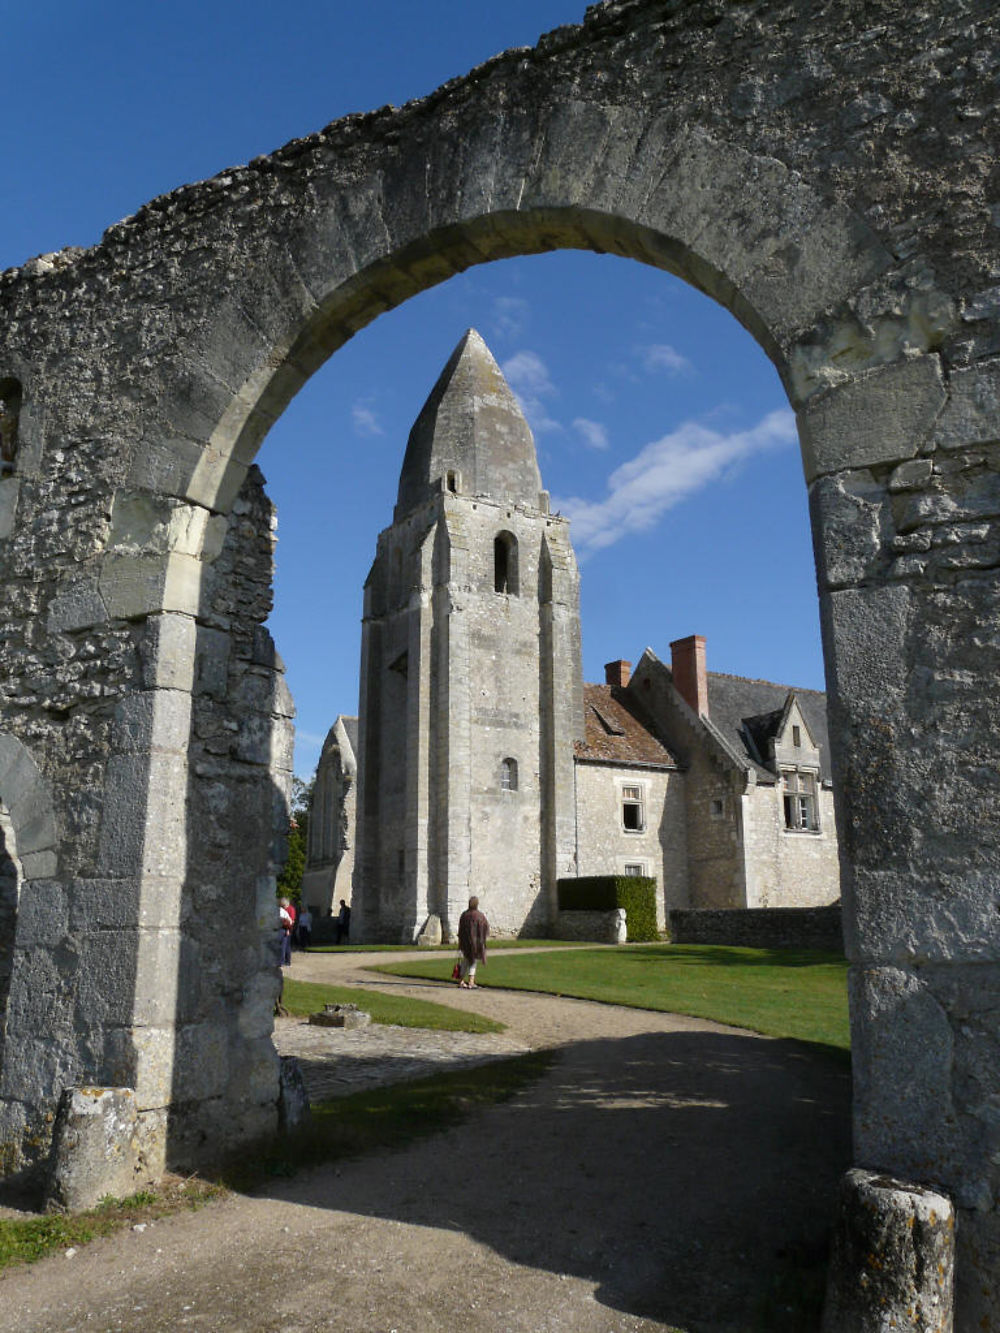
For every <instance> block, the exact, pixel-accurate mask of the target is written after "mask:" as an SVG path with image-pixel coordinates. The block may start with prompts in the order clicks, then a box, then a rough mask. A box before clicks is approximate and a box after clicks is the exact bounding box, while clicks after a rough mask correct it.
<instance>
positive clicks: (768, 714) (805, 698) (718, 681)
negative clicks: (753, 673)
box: [708, 671, 833, 782]
mask: <svg viewBox="0 0 1000 1333" xmlns="http://www.w3.org/2000/svg"><path fill="white" fill-rule="evenodd" d="M793 691H794V694H795V697H796V699H797V700H798V703H799V707H800V708H801V710H802V715H803V717H804V718H805V720H806V726H807V727H808V728H809V731H810V734H811V735H812V738H813V740H814V741H815V742H816V744H817V745H818V746H819V751H820V766H821V776H822V777H823V778H824V779H828V778H831V777H832V776H833V775H832V773H831V770H830V736H829V732H828V729H827V725H826V695H825V694H824V693H823V691H822V690H800V689H796V688H795V686H793V685H778V684H775V682H774V681H770V680H749V679H747V677H745V676H726V675H723V674H722V673H721V672H718V671H709V672H708V716H709V718H710V720H711V721H712V723H713V724H714V726H715V727H716V728H717V729H718V730H719V731H721V732H722V734H723V736H724V737H725V738H726V740H727V741H729V743H730V744H731V745H733V746H735V747H736V749H737V751H738V752H739V753H740V754H743V755H746V758H747V762H748V763H750V764H751V765H752V766H753V767H754V768H755V769H756V771H757V776H758V777H759V778H762V779H765V780H767V781H771V782H773V781H774V773H773V772H772V771H771V769H769V768H766V767H765V766H764V765H763V764H761V763H760V759H759V758H758V756H759V757H760V758H766V757H767V742H768V741H769V740H770V739H771V737H773V736H774V734H775V732H776V731H777V728H778V724H779V723H780V722H781V719H782V716H783V714H784V711H785V701H786V700H787V698H788V695H789V693H791V692H793ZM747 733H749V736H748V735H747ZM754 749H756V753H754Z"/></svg>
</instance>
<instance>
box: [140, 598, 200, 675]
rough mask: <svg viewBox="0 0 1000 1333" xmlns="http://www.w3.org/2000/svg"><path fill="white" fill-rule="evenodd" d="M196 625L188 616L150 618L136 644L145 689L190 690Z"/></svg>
mask: <svg viewBox="0 0 1000 1333" xmlns="http://www.w3.org/2000/svg"><path fill="white" fill-rule="evenodd" d="M197 633H198V627H197V623H196V621H195V620H194V618H193V617H192V616H190V615H180V614H177V613H167V614H164V615H152V616H150V617H149V619H148V620H147V622H146V632H145V634H144V635H143V637H142V640H141V641H140V644H139V657H140V660H141V662H142V683H143V685H144V686H145V687H146V689H147V690H152V689H163V690H190V689H191V687H192V685H193V683H194V663H195V642H196V635H197Z"/></svg>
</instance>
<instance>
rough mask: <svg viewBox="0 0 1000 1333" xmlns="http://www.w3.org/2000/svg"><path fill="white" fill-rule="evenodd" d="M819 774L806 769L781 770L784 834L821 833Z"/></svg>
mask: <svg viewBox="0 0 1000 1333" xmlns="http://www.w3.org/2000/svg"><path fill="white" fill-rule="evenodd" d="M819 790H820V783H819V774H818V773H817V772H816V771H815V770H814V769H808V768H783V769H782V770H781V803H782V811H783V814H784V821H785V822H784V831H785V832H786V833H822V831H823V830H822V826H821V824H820V817H819Z"/></svg>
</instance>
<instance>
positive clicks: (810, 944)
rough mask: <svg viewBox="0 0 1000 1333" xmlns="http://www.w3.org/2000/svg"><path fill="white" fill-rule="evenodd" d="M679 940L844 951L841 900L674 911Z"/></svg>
mask: <svg viewBox="0 0 1000 1333" xmlns="http://www.w3.org/2000/svg"><path fill="white" fill-rule="evenodd" d="M670 937H671V939H672V940H673V942H674V943H675V944H733V945H743V946H744V947H746V948H753V949H827V950H830V951H831V952H835V953H843V951H844V938H843V934H842V931H841V919H840V903H834V904H833V905H832V906H830V907H748V908H736V909H732V910H729V911H706V910H703V909H683V910H682V909H678V910H675V911H673V912H671V913H670Z"/></svg>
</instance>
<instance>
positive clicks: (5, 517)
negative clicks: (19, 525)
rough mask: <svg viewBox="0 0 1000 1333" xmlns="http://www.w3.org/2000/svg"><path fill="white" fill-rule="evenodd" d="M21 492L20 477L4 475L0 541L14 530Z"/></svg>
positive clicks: (0, 496) (0, 494) (0, 495)
mask: <svg viewBox="0 0 1000 1333" xmlns="http://www.w3.org/2000/svg"><path fill="white" fill-rule="evenodd" d="M20 494H21V481H20V478H18V477H4V478H3V479H2V480H0V541H3V539H4V538H5V537H9V536H10V535H11V533H12V532H13V531H14V524H15V519H16V517H17V501H18V497H19V496H20Z"/></svg>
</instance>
